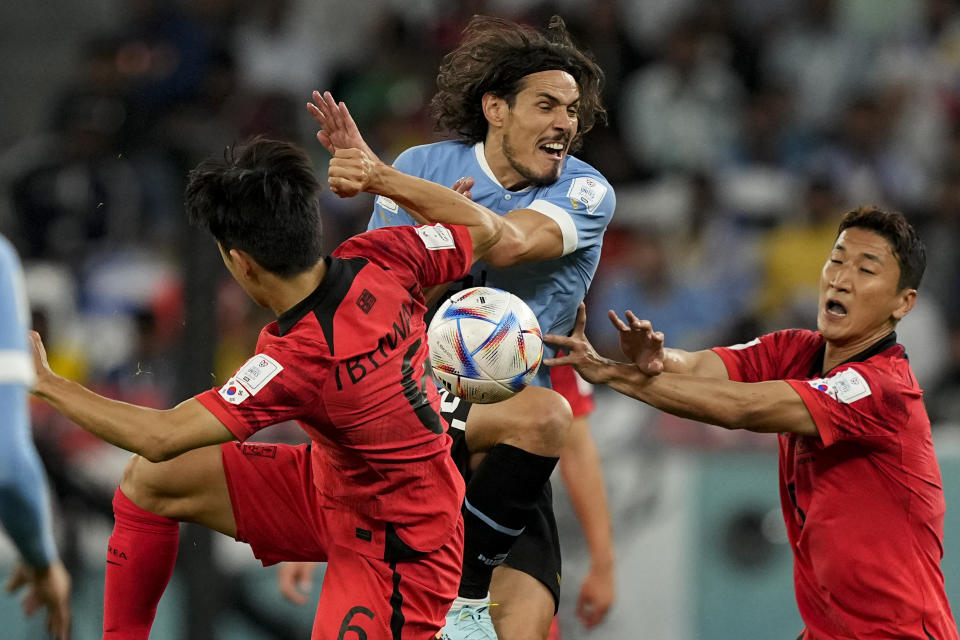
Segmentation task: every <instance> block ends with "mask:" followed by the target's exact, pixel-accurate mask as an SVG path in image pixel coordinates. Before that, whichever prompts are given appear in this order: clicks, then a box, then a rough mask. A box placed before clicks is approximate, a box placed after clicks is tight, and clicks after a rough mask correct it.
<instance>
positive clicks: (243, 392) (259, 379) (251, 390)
mask: <svg viewBox="0 0 960 640" xmlns="http://www.w3.org/2000/svg"><path fill="white" fill-rule="evenodd" d="M281 371H283V366H282V365H281V364H280V363H279V362H277V361H276V360H274V359H273V358H271V357H270V356H268V355H265V354H262V353H260V354H257V355H255V356H253V357H252V358H250V359H249V360H247V361H246V363H244V365H243V366H242V367H240V369H238V370H237V372H236V373H235V374H233V377H232V378H230V379H229V380H227V383H226V384H225V385H223V386H222V387H220V397H222V398H223V399H224V400H226V401H227V402H229V403H230V404H240V403H241V402H243V401H244V400H246V399H247V398H248V397H250V396H255V395H257V392H258V391H260V390H261V389H263V388H264V387H265V386H267V383H268V382H270V381H271V380H272V379H273V378H274V376H276V375H277V374H278V373H280V372H281Z"/></svg>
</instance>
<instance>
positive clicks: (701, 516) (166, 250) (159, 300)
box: [0, 0, 960, 640]
mask: <svg viewBox="0 0 960 640" xmlns="http://www.w3.org/2000/svg"><path fill="white" fill-rule="evenodd" d="M475 13H486V14H494V15H499V16H502V17H507V18H511V19H515V20H521V21H525V22H528V23H530V24H533V25H537V26H543V25H545V24H546V22H547V19H548V18H549V16H550V15H551V14H553V13H559V14H560V15H562V16H563V17H564V18H565V19H566V22H567V25H568V27H569V29H570V30H571V32H572V33H573V34H574V36H575V38H576V40H577V41H578V43H579V44H580V45H581V46H582V47H583V48H585V49H587V50H589V51H590V52H591V53H592V55H593V56H594V57H595V58H596V60H597V61H598V62H599V63H600V64H601V66H602V67H603V68H604V70H605V71H606V74H607V86H606V93H605V99H606V104H607V107H608V111H609V123H608V125H607V126H606V127H598V128H597V129H595V130H594V131H593V132H592V133H591V134H589V136H588V137H587V139H586V144H585V147H584V149H583V150H582V152H581V153H580V154H579V155H580V156H581V157H582V158H583V159H585V160H587V161H588V162H590V163H592V164H593V165H594V166H595V167H597V168H598V169H599V170H600V171H601V172H602V173H604V174H605V175H606V176H607V177H608V179H609V180H610V181H611V182H612V183H613V185H614V186H615V187H616V191H617V201H618V208H617V212H616V215H615V216H614V219H613V222H612V224H611V226H610V229H609V230H608V232H607V235H606V241H605V246H604V252H603V260H602V263H601V266H600V269H599V271H598V273H597V277H596V279H595V281H594V284H593V287H592V290H591V292H590V296H589V299H588V308H589V309H590V310H591V314H590V319H589V321H588V328H589V332H590V334H591V336H592V338H593V339H594V341H595V344H597V345H598V347H599V348H600V349H601V350H602V351H604V352H606V353H608V354H609V355H614V354H616V352H617V348H616V345H615V344H614V343H612V342H611V340H612V339H615V336H614V334H613V333H612V332H611V331H608V330H607V328H608V325H607V322H606V319H605V317H604V314H605V312H606V310H607V309H608V308H611V307H612V308H616V309H621V310H622V309H623V308H625V307H629V308H631V309H633V310H634V311H635V312H637V313H638V314H639V315H640V316H641V317H646V318H650V319H651V320H652V321H653V323H654V326H656V327H659V328H660V329H662V330H664V331H665V332H666V335H667V344H668V345H669V346H678V347H684V348H701V347H707V346H713V345H716V344H732V343H736V342H743V341H745V340H749V339H751V338H753V337H754V336H756V335H758V334H760V333H763V332H766V331H770V330H775V329H780V328H785V327H788V326H801V327H811V328H812V327H813V326H814V313H815V304H814V301H815V299H816V283H817V278H818V275H819V269H820V266H821V265H822V263H823V261H824V260H825V258H826V255H827V251H828V249H829V246H830V244H831V242H832V240H833V238H834V235H835V229H836V225H837V222H838V221H839V218H840V216H841V215H842V213H843V212H845V211H846V210H849V209H851V208H854V207H856V206H859V205H861V204H877V205H881V206H883V207H888V208H893V209H899V210H901V211H903V212H904V213H905V214H906V215H907V217H908V218H909V219H910V220H911V221H912V223H913V224H914V225H915V226H917V227H918V228H919V229H920V230H921V232H922V235H923V237H924V238H925V241H926V243H927V247H928V269H927V274H926V276H925V279H924V282H923V285H922V287H921V296H920V301H919V303H918V305H917V307H916V309H915V310H914V311H913V313H912V314H911V315H910V316H909V317H908V318H907V319H906V320H905V321H904V322H903V323H901V326H900V327H899V329H898V335H899V337H900V339H901V341H902V342H903V343H904V344H905V345H906V347H907V351H908V353H909V355H910V358H911V363H912V364H913V367H914V369H915V372H916V374H917V376H918V378H919V379H920V382H921V384H922V385H923V387H924V388H925V390H926V396H925V397H926V401H927V407H928V410H929V412H930V415H931V418H932V420H933V423H934V437H935V440H936V442H937V446H938V453H939V455H940V457H941V464H942V468H943V474H944V485H945V489H946V493H947V503H948V513H947V524H946V556H945V559H944V564H943V568H944V572H945V574H946V577H947V589H948V592H949V593H950V594H952V596H953V600H954V605H955V606H956V605H957V603H958V602H960V508H958V507H957V505H958V504H960V502H958V501H960V436H958V433H960V250H958V248H960V6H958V2H956V1H953V0H578V1H574V0H569V1H567V2H536V1H533V0H486V1H484V0H470V1H464V2H460V3H449V2H444V1H442V0H366V1H362V2H357V1H355V0H352V1H351V0H270V1H264V0H261V1H255V0H189V1H188V0H125V1H121V0H87V1H86V2H82V3H80V2H71V1H68V0H46V2H43V3H31V5H30V6H29V8H28V7H27V5H25V4H23V3H15V2H5V3H2V4H0V34H2V37H0V232H2V233H3V234H4V235H6V236H8V237H9V238H10V239H11V240H12V241H13V243H14V244H15V246H16V247H17V249H18V250H19V252H20V254H21V256H22V258H23V260H24V263H25V268H26V275H27V281H28V294H29V298H30V301H31V306H32V311H33V322H34V326H35V327H36V328H37V329H38V330H39V331H40V332H41V333H42V334H43V336H44V339H45V341H46V343H47V345H48V350H49V355H50V360H51V363H52V365H53V367H54V369H55V370H56V371H58V372H59V373H61V374H63V375H66V376H68V377H71V378H74V379H76V380H79V381H82V382H83V383H84V384H86V385H89V386H91V387H93V388H94V389H97V390H98V391H100V392H103V393H105V394H107V395H110V396H112V397H117V398H121V399H125V400H128V401H131V402H135V403H139V404H145V405H151V406H157V407H167V406H171V405H172V404H175V403H177V402H179V401H180V400H182V399H184V398H187V397H189V396H190V395H192V394H194V393H197V392H199V391H201V390H204V389H206V388H209V387H210V386H213V385H215V384H219V383H222V382H223V381H225V380H226V379H227V378H228V377H229V375H230V374H232V373H233V371H234V370H235V368H236V367H237V366H239V364H241V363H242V362H243V361H244V360H245V359H246V358H247V357H248V356H249V355H251V353H252V349H253V346H254V343H255V339H256V336H257V333H258V330H259V328H260V327H261V326H262V325H263V324H265V323H266V322H268V321H270V320H271V318H270V317H269V316H267V315H266V314H265V312H264V311H263V310H260V309H257V308H255V307H253V306H252V305H251V304H250V303H249V302H248V300H247V299H246V297H245V295H244V294H243V292H242V291H240V290H239V288H238V287H237V286H236V285H234V283H233V282H232V280H231V279H230V278H229V275H228V274H227V272H226V270H225V269H224V268H223V267H222V265H221V264H220V261H219V256H218V254H217V251H216V249H215V246H214V244H213V243H212V242H211V241H210V240H209V238H207V237H206V236H205V235H204V234H201V233H198V232H194V231H192V230H190V229H189V228H187V226H186V220H185V215H184V213H183V209H182V188H183V183H184V178H185V174H186V172H187V170H189V169H190V168H191V167H193V166H194V165H195V164H196V163H197V162H198V161H199V160H200V159H202V158H203V157H205V156H207V155H210V154H213V153H218V152H220V151H221V150H222V149H223V147H225V146H226V145H229V144H233V143H235V142H238V141H241V140H243V139H244V138H245V137H247V136H249V135H251V134H261V133H262V134H268V135H271V136H275V137H281V138H285V139H290V140H294V141H297V142H299V143H301V144H302V145H304V146H305V147H306V148H307V149H308V150H309V151H310V153H311V154H312V156H313V157H314V160H315V163H316V166H317V169H318V171H319V172H321V173H325V171H326V163H327V157H326V155H327V154H326V152H325V151H324V150H323V148H322V147H321V146H320V145H319V144H318V143H316V142H315V139H314V137H313V136H314V134H315V128H314V127H313V126H312V121H311V120H310V119H309V117H308V116H307V115H306V112H305V110H304V104H305V103H306V101H307V100H308V99H309V96H310V92H311V91H312V90H313V89H320V90H323V89H331V90H332V91H333V93H334V95H335V96H336V97H337V98H339V99H342V100H345V101H346V102H347V104H348V105H349V106H350V108H351V111H352V113H353V114H354V116H355V118H356V120H357V121H358V124H359V126H360V129H361V131H362V132H363V133H364V134H365V136H366V138H367V140H368V142H369V143H370V144H371V146H372V147H373V148H374V149H375V150H376V151H378V152H379V153H380V154H381V156H382V157H383V158H384V159H385V160H392V158H393V157H395V156H396V154H397V153H398V152H399V151H401V150H402V149H404V148H406V147H408V146H410V145H413V144H419V143H424V142H428V141H432V140H435V139H437V134H436V133H435V132H434V130H433V123H432V121H431V120H430V118H429V114H428V113H427V110H426V105H427V102H428V100H429V98H430V96H431V95H432V93H433V91H434V86H435V85H434V78H435V74H436V69H437V67H438V64H439V61H440V58H441V57H442V55H443V54H444V53H445V52H447V51H449V50H450V49H451V48H452V47H453V46H454V45H455V43H456V41H457V39H458V37H459V33H460V30H461V29H462V27H463V25H464V24H465V22H466V20H467V19H468V18H469V16H471V15H473V14H475ZM323 207H324V209H325V211H326V212H327V213H328V218H327V220H328V224H327V227H326V229H325V237H326V240H325V244H326V248H327V250H328V251H329V250H332V249H333V248H334V247H335V246H336V245H337V244H338V243H339V242H340V241H341V240H342V239H344V238H346V237H348V236H350V235H352V234H354V233H357V232H359V231H361V230H363V229H364V228H365V226H366V221H367V219H368V217H369V213H370V211H371V209H372V201H371V199H369V198H364V197H360V198H356V199H353V200H346V201H340V200H338V199H337V198H335V197H333V196H331V195H330V194H329V193H327V194H325V195H324V201H323ZM33 409H34V412H33V417H34V430H35V438H36V440H37V443H38V446H39V448H40V450H41V451H42V454H43V456H44V458H45V462H46V464H47V469H48V472H49V474H50V479H51V485H52V490H53V493H54V502H55V510H56V519H57V525H58V526H57V530H58V535H59V539H58V545H59V548H60V550H61V553H62V554H63V556H64V559H65V561H66V563H67V565H68V568H69V569H70V570H71V572H72V574H73V576H74V585H75V592H74V607H75V624H74V633H75V638H77V639H78V640H87V639H93V638H98V637H99V633H100V629H101V621H102V613H101V597H102V588H103V587H102V581H103V563H104V549H105V543H106V539H107V537H108V535H109V532H110V529H111V527H112V513H111V508H110V499H111V496H112V492H113V489H114V488H115V486H116V483H117V482H118V479H119V477H120V473H121V471H122V469H123V466H124V464H125V462H126V460H127V457H128V456H127V454H125V453H124V452H121V451H119V450H117V449H115V448H112V447H110V446H107V445H103V444H101V443H99V441H96V440H94V439H93V438H92V437H90V436H88V435H86V433H85V432H83V431H81V430H79V429H78V428H77V427H76V426H74V425H72V424H71V423H69V422H68V421H66V420H64V419H63V418H61V417H60V416H59V415H57V414H56V413H53V412H52V411H50V410H49V409H48V408H46V407H45V406H44V405H42V404H40V403H36V404H35V405H34V407H33ZM593 431H594V436H595V438H596V439H597V442H598V446H599V448H600V452H601V455H602V457H603V462H604V470H605V475H606V480H607V487H608V491H609V493H610V500H611V507H612V510H613V513H614V530H615V539H616V544H617V558H618V563H617V583H618V589H619V594H618V595H619V597H618V600H617V602H616V604H615V605H614V608H613V610H612V611H611V613H610V615H609V617H608V620H607V621H606V623H605V624H603V625H602V626H600V627H598V628H597V629H595V630H593V631H591V632H587V631H585V630H584V629H583V627H582V626H581V625H580V624H579V622H578V621H577V620H576V619H575V618H574V616H573V608H574V603H575V599H576V594H577V591H578V589H579V581H580V579H581V578H582V576H583V574H584V571H585V570H586V567H587V556H586V552H585V548H584V545H583V540H582V536H581V535H580V533H579V529H578V527H577V525H576V520H575V519H574V517H573V515H572V510H571V508H570V507H569V504H568V502H567V500H566V497H565V495H564V493H563V491H562V488H561V486H560V483H559V482H555V485H556V487H557V494H558V495H557V509H558V512H559V517H560V522H561V527H562V529H563V531H562V534H563V536H564V541H565V555H564V562H565V575H564V588H565V593H564V603H563V605H562V608H561V614H560V615H561V623H562V624H561V626H562V631H563V634H564V637H565V638H568V639H576V638H658V639H670V640H700V639H711V640H712V639H716V640H726V639H728V638H729V639H733V638H738V639H742V638H758V639H759V638H793V637H796V635H797V633H799V631H800V629H801V628H802V625H801V623H800V619H799V616H798V615H797V613H796V605H795V603H794V600H793V591H792V584H791V558H790V552H789V549H788V548H787V545H786V544H785V542H786V539H785V532H784V529H783V524H782V521H781V516H780V512H779V506H778V491H777V484H776V473H777V459H776V442H775V438H773V437H769V436H768V437H763V436H758V435H754V434H746V433H731V432H724V431H722V430H720V429H716V428H712V427H710V428H708V427H705V426H703V425H699V424H695V423H692V422H689V421H684V420H680V419H677V418H671V417H666V416H663V415H659V414H657V413H656V412H653V411H650V410H647V409H645V408H644V407H643V406H642V405H640V404H639V403H636V402H633V401H629V400H626V399H624V398H622V397H620V396H617V395H615V394H610V393H604V390H600V391H598V408H597V411H596V413H595V414H594V416H593ZM297 437H298V435H297V432H296V429H295V428H293V429H291V428H290V426H289V425H285V426H280V427H275V428H271V429H269V430H267V431H266V432H264V434H263V438H264V439H273V440H291V439H295V438H297ZM181 538H182V547H181V554H180V559H179V562H178V565H177V572H176V574H175V576H174V580H173V583H172V585H171V587H170V589H169V590H168V592H167V594H166V595H165V597H164V600H163V602H162V603H161V607H160V612H159V615H158V620H157V623H156V625H155V627H154V633H153V637H156V638H173V639H181V638H182V639H189V640H194V639H198V638H204V639H209V638H241V639H250V640H258V639H273V638H284V639H286V638H306V637H309V629H310V624H311V620H312V615H313V609H312V607H311V606H309V605H308V606H306V607H296V606H294V605H291V604H288V603H285V602H283V601H281V599H280V597H279V595H278V594H277V592H276V589H275V571H274V570H273V569H262V568H260V567H259V565H258V563H256V562H255V561H254V560H253V559H252V557H251V554H250V553H249V551H248V550H247V548H246V547H245V546H244V545H241V544H238V543H235V542H233V541H231V540H225V539H223V538H222V537H220V536H212V535H210V534H209V533H207V532H205V531H203V530H199V529H195V528H193V527H190V526H184V528H183V533H182V536H181ZM14 561H15V556H14V553H13V551H12V550H11V547H10V545H9V544H8V543H7V541H6V539H5V538H4V537H3V536H0V574H3V575H6V574H8V573H9V569H10V568H11V567H12V566H13V563H14ZM317 589H318V588H317V586H315V588H314V593H316V592H317ZM0 624H2V628H3V633H2V635H3V637H5V638H40V637H42V631H41V625H40V623H39V621H29V622H27V621H24V619H23V617H22V615H21V614H20V612H19V610H18V603H17V601H16V600H15V599H14V598H11V597H5V598H0Z"/></svg>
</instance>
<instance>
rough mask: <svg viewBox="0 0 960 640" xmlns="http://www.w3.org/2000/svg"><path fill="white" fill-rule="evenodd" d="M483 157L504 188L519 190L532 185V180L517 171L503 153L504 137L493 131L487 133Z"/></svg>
mask: <svg viewBox="0 0 960 640" xmlns="http://www.w3.org/2000/svg"><path fill="white" fill-rule="evenodd" d="M483 157H484V159H486V161H487V166H489V167H490V171H492V172H493V177H495V178H496V179H497V182H499V183H500V186H502V187H503V188H504V189H507V190H508V191H517V190H519V189H524V188H526V187H529V186H530V181H529V180H527V179H526V178H524V177H523V176H522V175H520V174H519V173H517V170H516V169H514V168H513V165H511V164H510V161H509V160H508V159H507V156H506V154H504V153H503V138H502V137H500V136H498V135H496V134H495V133H493V132H490V133H488V134H487V139H486V141H484V143H483Z"/></svg>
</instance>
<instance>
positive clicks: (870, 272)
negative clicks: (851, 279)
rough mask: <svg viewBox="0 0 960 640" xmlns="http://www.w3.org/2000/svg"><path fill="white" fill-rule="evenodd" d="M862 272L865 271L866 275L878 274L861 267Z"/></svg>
mask: <svg viewBox="0 0 960 640" xmlns="http://www.w3.org/2000/svg"><path fill="white" fill-rule="evenodd" d="M860 271H863V272H864V273H869V274H870V275H875V273H876V272H875V271H871V270H870V269H867V268H866V267H860Z"/></svg>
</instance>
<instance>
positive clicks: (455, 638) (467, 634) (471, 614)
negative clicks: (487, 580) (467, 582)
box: [439, 604, 497, 640]
mask: <svg viewBox="0 0 960 640" xmlns="http://www.w3.org/2000/svg"><path fill="white" fill-rule="evenodd" d="M492 606H495V605H491V604H485V605H482V606H479V607H471V606H468V605H464V606H462V607H460V608H459V609H451V610H450V612H449V613H447V621H446V623H445V624H444V625H443V629H441V630H440V636H439V637H440V639H441V640H497V632H496V631H494V630H493V620H491V619H490V607H492Z"/></svg>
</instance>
